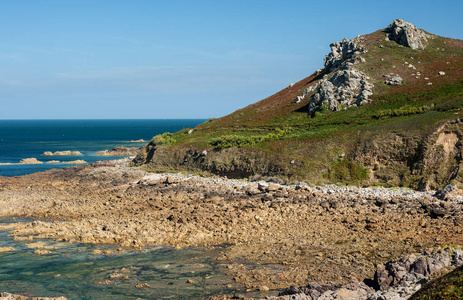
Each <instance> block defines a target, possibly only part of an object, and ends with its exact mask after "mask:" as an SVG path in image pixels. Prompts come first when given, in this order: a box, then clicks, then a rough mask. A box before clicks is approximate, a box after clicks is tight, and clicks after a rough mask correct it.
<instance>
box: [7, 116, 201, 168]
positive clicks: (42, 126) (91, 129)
mask: <svg viewBox="0 0 463 300" xmlns="http://www.w3.org/2000/svg"><path fill="white" fill-rule="evenodd" d="M204 121H205V120H198V119H191V120H186V119H185V120H0V163H18V162H19V161H20V160H21V159H23V158H30V157H34V158H37V159H38V160H40V161H43V162H47V161H50V160H59V161H72V160H77V159H83V160H85V161H86V162H88V163H93V162H95V161H97V160H105V159H114V157H103V156H96V155H95V152H98V151H102V150H106V149H110V148H113V147H116V146H120V145H122V146H126V147H142V146H144V145H145V144H146V143H147V142H148V141H149V140H150V139H151V138H152V137H153V136H155V135H157V134H160V133H164V132H175V131H178V130H181V129H184V128H193V127H195V126H196V125H198V124H200V123H203V122H204ZM139 139H144V140H145V141H146V142H145V143H133V142H131V141H132V140H139ZM65 150H71V151H80V152H82V154H83V155H82V156H43V155H42V154H43V153H44V152H45V151H51V152H55V151H65ZM68 166H69V165H67V164H54V163H52V164H48V163H44V164H40V165H0V176H18V175H24V174H30V173H34V172H39V171H45V170H48V169H52V168H64V167H68Z"/></svg>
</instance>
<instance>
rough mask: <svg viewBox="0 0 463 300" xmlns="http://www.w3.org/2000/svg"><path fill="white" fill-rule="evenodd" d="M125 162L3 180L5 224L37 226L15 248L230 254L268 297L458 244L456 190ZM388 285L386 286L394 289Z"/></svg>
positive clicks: (245, 282) (240, 278)
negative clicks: (167, 169) (98, 246)
mask: <svg viewBox="0 0 463 300" xmlns="http://www.w3.org/2000/svg"><path fill="white" fill-rule="evenodd" d="M129 163H130V160H129V159H121V160H114V161H102V162H98V163H95V164H92V165H83V166H74V167H70V168H66V169H61V170H50V171H46V172H42V173H35V174H31V175H26V176H21V177H9V178H7V177H2V178H1V180H0V207H1V209H0V216H2V217H13V216H23V217H30V218H34V219H35V221H31V222H20V223H16V224H15V225H10V226H14V229H13V230H12V231H11V233H10V234H11V235H12V236H13V238H14V239H15V240H24V239H27V240H29V241H34V240H35V239H43V238H46V239H54V240H58V241H67V242H79V243H110V244H117V245H119V246H120V247H121V248H122V249H124V248H127V249H132V248H137V249H142V248H143V247H144V246H146V245H170V246H174V247H176V248H181V247H188V246H203V247H206V248H213V247H215V246H217V245H222V246H223V245H226V246H225V247H223V248H222V250H221V251H220V253H219V254H217V257H215V259H216V260H217V261H220V262H222V263H224V264H226V265H227V272H228V273H229V275H230V276H232V277H233V278H234V280H235V281H236V282H237V283H239V284H241V285H242V286H243V287H244V288H246V289H247V290H259V291H262V292H263V293H265V294H262V295H263V296H265V295H267V296H271V295H274V296H275V295H277V294H278V291H281V290H283V289H285V288H288V287H290V286H305V285H307V284H308V283H310V282H317V283H320V284H325V283H328V282H331V283H336V284H346V283H352V282H356V283H362V284H363V282H364V281H365V280H367V282H368V280H371V281H373V279H374V277H375V272H377V266H379V265H380V264H382V263H386V262H388V261H393V260H398V259H400V258H402V257H408V256H410V255H411V254H413V253H424V252H425V251H430V250H429V249H440V248H441V249H447V248H449V247H453V248H452V249H460V248H458V247H459V246H461V241H462V237H463V218H462V214H461V210H462V207H463V199H462V196H461V195H460V194H458V191H455V190H453V191H452V189H451V188H447V189H444V190H441V191H438V192H436V191H430V192H417V191H413V190H410V189H406V188H389V189H386V188H382V187H370V188H358V187H348V186H345V187H341V186H335V185H330V186H323V187H315V186H308V185H306V184H304V183H299V184H296V185H282V184H277V183H272V182H264V181H260V182H252V181H247V180H234V179H227V178H223V177H201V176H193V175H187V174H168V173H163V174H153V173H147V172H145V171H143V170H141V169H139V168H133V167H129ZM58 220H59V221H58ZM439 247H440V248H439ZM449 249H450V248H449ZM442 251H444V250H442ZM445 251H447V252H448V250H445ZM452 255H453V254H450V257H452ZM418 256H419V255H418ZM455 260H458V258H450V259H449V260H448V262H446V263H445V264H442V266H447V267H450V266H451V265H452V264H453V265H457V264H458V263H456V262H453V261H455ZM247 262H253V263H254V264H258V265H260V266H261V267H255V266H254V267H252V268H249V266H248V265H247ZM412 263H413V262H412ZM412 263H409V267H410V264H412ZM422 273H423V272H422ZM422 275H423V276H425V275H429V274H427V273H424V274H422ZM385 276H386V279H385V281H384V282H386V283H384V284H383V288H384V286H386V285H387V286H389V285H390V284H391V283H392V281H390V282H388V280H387V278H388V275H387V274H386V275H385ZM399 281H400V280H398V281H397V282H399ZM370 292H371V290H370ZM308 299H311V298H308ZM327 299H328V298H327ZM346 299H347V298H346ZM372 299H373V298H372ZM378 299H379V298H378Z"/></svg>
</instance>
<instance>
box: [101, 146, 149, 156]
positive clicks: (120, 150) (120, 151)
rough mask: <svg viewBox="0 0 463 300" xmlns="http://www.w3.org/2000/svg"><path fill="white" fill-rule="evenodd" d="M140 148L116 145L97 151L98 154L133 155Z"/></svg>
mask: <svg viewBox="0 0 463 300" xmlns="http://www.w3.org/2000/svg"><path fill="white" fill-rule="evenodd" d="M140 149H141V148H137V147H129V148H127V147H124V146H117V147H115V148H111V149H109V150H104V151H99V152H97V153H96V155H98V156H134V155H137V154H138V152H139V151H140Z"/></svg>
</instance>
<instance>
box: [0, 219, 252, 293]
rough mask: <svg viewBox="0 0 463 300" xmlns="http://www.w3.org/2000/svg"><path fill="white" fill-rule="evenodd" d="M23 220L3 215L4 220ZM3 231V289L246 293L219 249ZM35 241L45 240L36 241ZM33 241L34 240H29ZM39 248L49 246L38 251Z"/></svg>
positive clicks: (0, 267)
mask: <svg viewBox="0 0 463 300" xmlns="http://www.w3.org/2000/svg"><path fill="white" fill-rule="evenodd" d="M18 221H21V220H12V219H0V223H1V224H3V225H4V224H5V223H13V222H18ZM9 231H10V230H2V231H0V248H1V247H13V248H15V250H13V251H9V252H5V253H0V292H9V293H14V294H22V295H27V296H48V297H57V296H65V297H67V298H68V299H139V298H141V299H195V298H196V299H197V298H201V297H205V296H208V295H214V294H221V293H223V294H235V293H240V294H247V295H248V296H250V294H249V293H245V291H244V290H243V288H242V287H241V286H239V285H238V284H236V283H235V282H234V281H233V279H232V278H231V277H230V276H227V275H226V274H225V273H224V272H223V271H224V269H225V265H223V264H221V263H219V262H216V261H214V260H213V259H212V257H213V256H214V254H216V252H215V251H218V250H204V249H200V248H187V249H180V250H176V249H173V248H168V247H151V248H147V249H145V250H144V251H135V250H131V249H125V251H124V252H120V251H118V249H117V248H118V247H117V246H115V245H101V244H100V245H91V244H79V243H72V244H70V243H65V242H56V241H53V240H34V241H32V242H31V241H21V242H15V241H13V238H12V237H11V236H9V235H8V234H9ZM37 242H39V243H40V242H41V243H40V244H37ZM31 244H32V245H31ZM36 250H42V251H45V250H47V251H50V252H51V253H49V254H45V255H37V254H35V253H34V252H35V251H36Z"/></svg>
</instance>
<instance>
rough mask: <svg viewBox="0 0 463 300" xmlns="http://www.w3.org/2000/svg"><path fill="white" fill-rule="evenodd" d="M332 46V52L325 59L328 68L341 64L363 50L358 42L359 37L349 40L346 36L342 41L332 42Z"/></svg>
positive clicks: (324, 62)
mask: <svg viewBox="0 0 463 300" xmlns="http://www.w3.org/2000/svg"><path fill="white" fill-rule="evenodd" d="M330 48H331V52H330V53H329V54H327V55H326V57H325V60H324V61H323V64H324V66H325V67H326V68H333V67H336V66H339V65H340V64H341V63H343V62H344V61H346V60H348V59H350V58H352V57H353V56H354V55H355V54H358V53H360V52H362V50H363V48H362V46H361V45H360V44H359V43H358V39H352V40H348V39H346V38H344V39H343V40H342V42H334V43H331V44H330Z"/></svg>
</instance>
